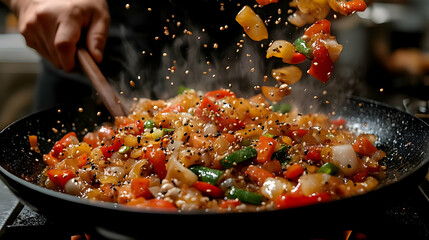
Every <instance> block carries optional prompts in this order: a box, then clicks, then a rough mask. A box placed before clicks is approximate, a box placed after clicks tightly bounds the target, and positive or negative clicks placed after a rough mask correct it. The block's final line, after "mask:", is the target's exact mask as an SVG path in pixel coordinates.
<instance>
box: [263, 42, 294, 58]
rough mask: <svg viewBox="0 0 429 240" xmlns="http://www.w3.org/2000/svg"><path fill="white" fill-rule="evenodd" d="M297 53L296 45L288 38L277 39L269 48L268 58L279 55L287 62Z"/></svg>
mask: <svg viewBox="0 0 429 240" xmlns="http://www.w3.org/2000/svg"><path fill="white" fill-rule="evenodd" d="M294 53H295V46H294V45H293V44H292V43H290V42H288V41H286V40H276V41H274V42H273V43H272V44H271V45H270V46H269V47H268V49H267V55H266V58H270V57H278V58H281V59H283V62H285V63H287V62H290V60H291V59H292V57H293V54H294Z"/></svg>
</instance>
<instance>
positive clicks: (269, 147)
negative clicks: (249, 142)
mask: <svg viewBox="0 0 429 240" xmlns="http://www.w3.org/2000/svg"><path fill="white" fill-rule="evenodd" d="M276 145H277V142H276V140H274V138H272V137H267V136H260V137H259V141H258V145H257V146H256V150H257V152H258V155H257V156H256V161H257V162H258V163H265V162H268V161H270V160H271V156H272V155H273V153H274V150H275V148H276Z"/></svg>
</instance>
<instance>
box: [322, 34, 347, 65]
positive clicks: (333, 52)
mask: <svg viewBox="0 0 429 240" xmlns="http://www.w3.org/2000/svg"><path fill="white" fill-rule="evenodd" d="M322 41H323V42H324V43H325V47H326V49H328V53H329V57H330V58H331V60H332V62H336V61H337V60H338V58H339V57H340V55H341V52H342V51H343V45H341V44H339V43H338V42H337V40H335V38H327V39H323V40H322Z"/></svg>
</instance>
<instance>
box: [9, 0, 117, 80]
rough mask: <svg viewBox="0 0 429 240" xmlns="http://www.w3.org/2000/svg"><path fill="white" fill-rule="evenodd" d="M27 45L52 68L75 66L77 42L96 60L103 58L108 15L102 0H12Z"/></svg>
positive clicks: (70, 68) (68, 68)
mask: <svg viewBox="0 0 429 240" xmlns="http://www.w3.org/2000/svg"><path fill="white" fill-rule="evenodd" d="M10 7H11V9H12V10H13V11H14V12H15V13H16V14H17V16H18V20H19V30H20V32H21V34H22V35H23V36H24V37H25V40H26V43H27V45H28V46H29V47H31V48H34V49H35V50H37V51H38V52H39V53H40V54H41V55H42V56H43V57H45V58H46V59H48V60H49V61H50V62H51V63H52V64H53V65H54V66H55V67H57V68H59V69H63V70H64V71H67V72H70V71H72V70H73V69H74V68H75V58H76V48H77V45H78V43H79V41H81V40H82V42H83V43H85V44H86V47H87V49H88V51H89V53H90V54H91V55H92V57H93V58H94V60H95V61H96V62H98V63H99V62H101V60H102V59H103V51H104V47H105V45H106V38H107V34H108V29H109V23H110V15H109V11H108V7H107V3H106V1H105V0H90V1H88V0H61V1H59V0H11V1H10Z"/></svg>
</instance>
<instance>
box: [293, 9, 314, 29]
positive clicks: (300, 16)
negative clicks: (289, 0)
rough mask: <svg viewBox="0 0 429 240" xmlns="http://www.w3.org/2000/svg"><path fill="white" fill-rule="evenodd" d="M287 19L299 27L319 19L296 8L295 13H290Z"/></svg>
mask: <svg viewBox="0 0 429 240" xmlns="http://www.w3.org/2000/svg"><path fill="white" fill-rule="evenodd" d="M287 20H288V21H289V22H290V23H292V24H293V25H295V26H297V27H302V26H304V25H307V24H310V23H314V22H316V20H317V19H316V18H315V17H314V16H312V15H311V14H307V13H303V12H301V11H299V10H296V11H295V12H294V13H293V14H291V15H289V17H288V18H287Z"/></svg>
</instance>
